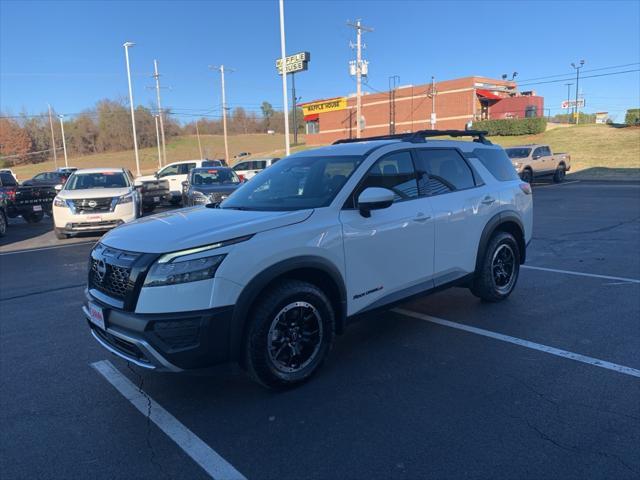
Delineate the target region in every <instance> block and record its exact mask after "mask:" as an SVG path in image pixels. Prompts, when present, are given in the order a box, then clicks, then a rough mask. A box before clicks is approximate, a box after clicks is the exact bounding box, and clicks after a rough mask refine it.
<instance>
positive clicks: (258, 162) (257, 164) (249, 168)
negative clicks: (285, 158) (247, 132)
mask: <svg viewBox="0 0 640 480" xmlns="http://www.w3.org/2000/svg"><path fill="white" fill-rule="evenodd" d="M278 160H280V159H279V158H254V159H251V160H244V161H242V162H238V163H236V164H235V165H234V166H233V169H234V170H235V172H236V175H238V177H240V180H250V179H252V178H253V177H255V176H256V175H257V174H259V173H260V172H261V171H262V170H264V169H265V168H268V167H270V166H271V165H273V164H274V163H276V162H277V161H278Z"/></svg>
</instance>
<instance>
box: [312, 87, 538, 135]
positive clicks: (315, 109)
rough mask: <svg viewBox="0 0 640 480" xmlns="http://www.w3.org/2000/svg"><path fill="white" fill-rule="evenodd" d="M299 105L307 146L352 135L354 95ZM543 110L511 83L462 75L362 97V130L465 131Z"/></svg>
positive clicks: (371, 132) (535, 99) (378, 132)
mask: <svg viewBox="0 0 640 480" xmlns="http://www.w3.org/2000/svg"><path fill="white" fill-rule="evenodd" d="M300 106H301V107H302V110H303V113H304V120H305V125H306V133H307V136H306V142H307V144H308V145H320V144H327V143H331V142H333V141H335V140H338V139H341V138H355V137H356V97H355V95H351V96H348V97H338V98H330V99H325V100H316V101H313V102H308V103H303V104H301V105H300ZM543 111H544V99H543V98H542V97H539V96H537V95H536V94H535V92H533V91H529V92H519V91H518V89H517V85H516V83H515V82H513V81H508V80H495V79H491V78H485V77H465V78H459V79H456V80H446V81H442V82H437V83H435V84H431V83H429V84H425V85H408V86H402V87H398V88H396V89H395V90H392V91H390V92H382V93H369V94H364V95H363V96H362V115H361V128H362V136H363V137H371V136H376V135H387V134H390V133H406V132H414V131H416V130H425V129H430V128H436V129H438V130H448V129H464V128H465V125H467V124H468V123H469V122H473V121H475V120H486V119H506V118H527V117H540V116H542V115H543ZM432 114H435V115H433V116H432Z"/></svg>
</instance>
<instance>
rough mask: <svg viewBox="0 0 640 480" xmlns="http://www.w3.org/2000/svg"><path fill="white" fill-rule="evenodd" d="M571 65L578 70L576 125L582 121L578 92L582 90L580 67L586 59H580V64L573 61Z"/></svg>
mask: <svg viewBox="0 0 640 480" xmlns="http://www.w3.org/2000/svg"><path fill="white" fill-rule="evenodd" d="M571 66H572V67H573V68H575V70H576V125H578V123H580V105H578V92H579V91H580V89H579V85H580V69H581V68H582V67H584V60H580V64H579V65H576V64H575V63H572V64H571Z"/></svg>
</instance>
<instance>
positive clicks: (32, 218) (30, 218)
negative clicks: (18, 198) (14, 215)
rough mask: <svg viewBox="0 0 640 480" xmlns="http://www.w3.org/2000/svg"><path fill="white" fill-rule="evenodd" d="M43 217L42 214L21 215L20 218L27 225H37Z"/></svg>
mask: <svg viewBox="0 0 640 480" xmlns="http://www.w3.org/2000/svg"><path fill="white" fill-rule="evenodd" d="M43 217H44V212H38V213H24V214H22V218H24V220H25V221H26V222H27V223H38V222H40V221H42V218H43Z"/></svg>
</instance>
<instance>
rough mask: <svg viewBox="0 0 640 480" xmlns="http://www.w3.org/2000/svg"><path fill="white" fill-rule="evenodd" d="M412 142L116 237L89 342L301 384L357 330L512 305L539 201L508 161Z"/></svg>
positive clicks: (285, 177) (375, 147) (327, 154)
mask: <svg viewBox="0 0 640 480" xmlns="http://www.w3.org/2000/svg"><path fill="white" fill-rule="evenodd" d="M437 134H438V135H442V134H443V132H437V131H436V132H434V131H422V132H417V133H415V134H402V135H393V136H388V137H383V138H382V139H377V138H376V139H362V140H358V141H341V142H338V143H339V144H335V145H332V146H328V147H322V148H318V149H315V150H307V151H304V152H299V153H296V154H294V155H292V156H290V157H288V158H285V159H283V160H281V161H279V162H278V163H277V164H276V165H274V166H272V167H270V168H269V169H267V170H265V171H264V172H262V173H261V174H259V175H258V176H256V177H255V178H254V179H253V180H251V181H249V182H247V183H244V184H243V185H242V186H241V187H240V188H239V189H238V190H236V191H235V192H234V194H233V195H231V196H230V197H229V198H228V199H226V200H225V201H223V202H222V203H221V204H219V205H214V204H212V205H208V206H200V207H194V208H190V209H186V210H181V211H177V212H165V213H162V214H159V215H155V216H152V217H147V218H143V219H141V220H139V221H137V222H135V223H134V224H131V225H123V226H121V227H119V228H116V229H115V230H113V231H111V232H109V233H108V234H107V235H105V236H104V237H103V238H102V239H101V241H100V243H99V244H97V245H96V246H95V247H94V249H93V250H92V252H91V258H90V274H89V283H88V289H87V291H86V304H85V306H84V307H83V310H84V313H85V315H86V317H87V319H88V325H89V326H90V328H91V332H92V334H93V336H94V337H95V338H96V340H97V341H98V342H100V343H101V344H102V345H103V346H104V347H105V348H107V349H108V350H110V351H111V352H113V353H115V354H116V355H119V356H120V357H123V358H125V359H127V360H128V361H129V362H132V363H135V364H136V365H139V366H141V367H145V368H149V369H157V370H168V371H176V372H177V371H181V370H189V369H195V368H200V367H206V366H209V365H213V364H215V363H219V362H224V361H229V360H236V361H238V362H239V363H240V364H241V365H242V366H243V367H244V368H245V369H246V370H247V371H248V372H249V373H250V374H251V376H252V377H253V378H254V379H256V380H257V381H258V382H260V383H262V384H263V385H266V386H268V387H272V388H280V387H287V386H291V385H294V384H296V383H299V382H301V381H304V380H305V379H307V378H309V377H310V376H311V375H312V374H313V373H314V372H315V371H316V370H317V369H318V368H319V367H320V365H321V364H322V362H323V360H324V359H325V357H326V356H327V354H328V352H329V350H330V349H331V345H332V343H333V341H334V335H335V334H340V333H342V332H343V330H344V328H345V327H346V326H347V325H348V324H349V322H351V321H352V320H353V319H355V318H357V317H359V316H360V315H362V314H364V313H367V312H371V311H373V310H376V309H379V308H387V307H389V306H390V305H393V304H395V303H397V302H399V301H402V300H405V299H407V298H409V297H412V296H415V295H418V294H426V293H429V292H433V291H435V290H439V289H441V288H443V287H445V286H452V285H462V286H467V287H469V288H470V290H471V292H472V293H473V294H474V295H476V296H478V297H480V298H482V299H484V300H487V301H493V302H495V301H500V300H503V299H505V298H507V297H508V296H509V295H510V294H511V292H512V291H513V289H514V287H515V285H516V282H517V279H518V274H519V268H520V265H521V264H522V263H524V261H525V257H526V247H527V244H528V243H529V241H530V240H531V232H532V222H533V220H532V219H533V200H532V196H531V188H530V186H529V185H528V184H526V183H524V182H522V181H521V180H520V179H519V178H518V175H517V174H516V172H515V170H514V168H513V167H512V165H511V161H510V160H509V158H508V157H507V155H506V154H505V152H504V150H503V149H502V148H500V147H498V146H494V145H491V143H490V142H488V141H487V140H486V139H485V137H484V133H483V132H473V131H469V132H458V131H446V132H444V134H447V135H453V136H473V137H475V141H473V142H464V141H451V140H442V141H438V140H435V141H432V140H430V139H429V138H430V136H432V135H437Z"/></svg>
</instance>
